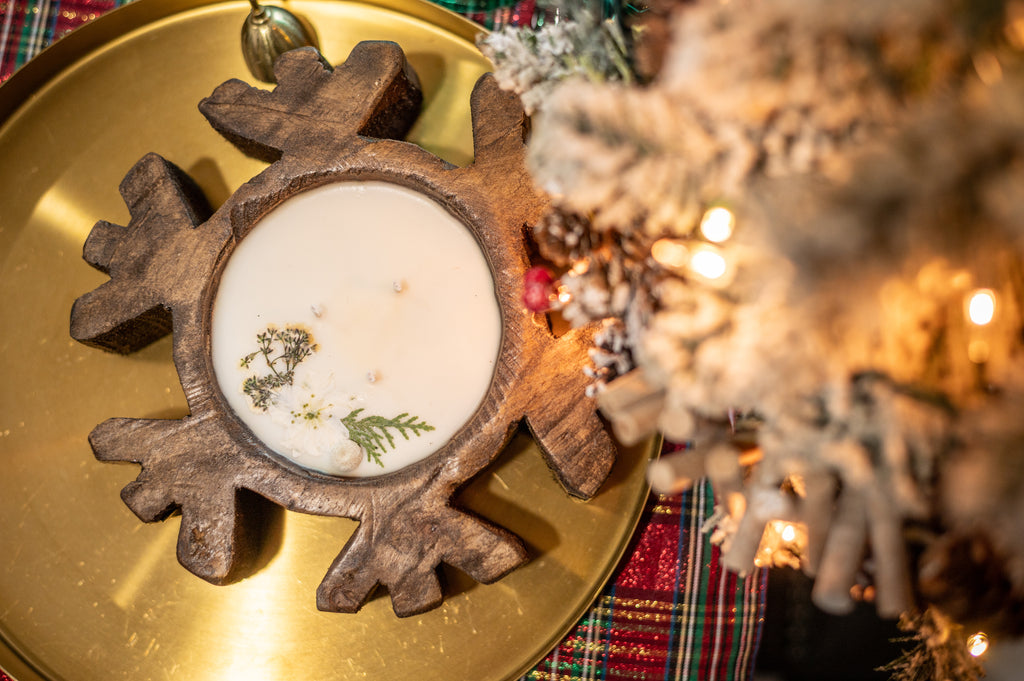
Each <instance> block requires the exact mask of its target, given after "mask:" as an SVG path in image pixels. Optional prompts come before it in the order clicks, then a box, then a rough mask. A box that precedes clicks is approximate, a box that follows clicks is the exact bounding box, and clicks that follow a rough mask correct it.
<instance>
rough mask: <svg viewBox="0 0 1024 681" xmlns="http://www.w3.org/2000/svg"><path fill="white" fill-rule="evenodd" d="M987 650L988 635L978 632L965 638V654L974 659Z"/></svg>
mask: <svg viewBox="0 0 1024 681" xmlns="http://www.w3.org/2000/svg"><path fill="white" fill-rule="evenodd" d="M986 650H988V634H986V633H985V632H983V631H979V632H978V633H976V634H971V635H970V636H968V637H967V652H969V653H970V654H971V655H973V656H974V657H981V656H982V655H984V654H985V651H986Z"/></svg>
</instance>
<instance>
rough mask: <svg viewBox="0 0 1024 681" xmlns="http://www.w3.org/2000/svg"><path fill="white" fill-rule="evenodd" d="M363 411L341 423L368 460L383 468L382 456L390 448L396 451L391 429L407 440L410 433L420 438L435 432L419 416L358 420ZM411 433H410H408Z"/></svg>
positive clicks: (405, 414) (355, 413) (407, 415)
mask: <svg viewBox="0 0 1024 681" xmlns="http://www.w3.org/2000/svg"><path fill="white" fill-rule="evenodd" d="M362 411H363V409H362V408H359V409H354V410H352V412H351V413H350V414H349V415H348V416H346V417H345V418H343V419H341V422H342V423H343V424H345V427H346V428H348V436H349V437H350V438H351V439H352V441H353V442H355V443H356V444H358V445H360V446H361V447H362V448H363V449H365V450H366V460H367V461H374V462H376V463H377V465H378V466H383V465H384V464H383V463H381V460H380V455H381V454H383V453H384V450H385V449H387V448H388V447H391V448H392V449H394V447H395V439H394V437H393V436H392V434H391V433H390V432H389V431H388V429H389V428H391V429H394V430H397V431H398V432H399V434H400V435H401V436H402V437H404V438H405V439H406V440H408V439H409V432H411V433H412V434H413V435H416V436H417V437H419V436H420V435H422V434H423V433H425V432H427V431H431V430H434V426H432V425H430V424H428V423H426V422H425V421H423V420H422V419H420V417H418V416H409V414H407V413H404V412H403V413H401V414H399V415H398V416H396V417H394V418H393V419H388V418H384V417H383V416H364V417H363V418H358V417H359V414H360V412H362ZM407 431H409V432H407Z"/></svg>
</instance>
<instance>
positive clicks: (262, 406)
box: [211, 182, 501, 476]
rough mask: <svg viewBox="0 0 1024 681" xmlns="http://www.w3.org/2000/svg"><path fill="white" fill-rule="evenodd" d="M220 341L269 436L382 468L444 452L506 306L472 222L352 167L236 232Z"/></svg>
mask: <svg viewBox="0 0 1024 681" xmlns="http://www.w3.org/2000/svg"><path fill="white" fill-rule="evenodd" d="M261 339H262V340H261ZM211 342H212V352H213V363H214V370H215V372H216V375H217V381H218V384H219V385H220V388H221V390H222V392H223V393H224V395H225V397H226V398H227V400H228V402H229V404H230V405H231V407H232V409H234V411H235V412H236V413H237V414H238V416H239V417H240V418H241V419H242V420H243V421H244V422H245V423H246V424H247V425H248V426H249V428H250V429H251V430H252V431H253V433H254V434H255V435H256V436H257V437H259V438H260V439H261V440H262V441H263V442H264V443H265V444H266V445H267V446H269V447H270V448H271V449H273V450H275V451H276V452H278V453H280V454H281V455H283V456H286V457H288V458H290V459H292V460H293V461H295V462H296V463H298V464H300V465H302V466H305V467H307V468H311V469H314V470H319V471H323V472H326V473H332V474H343V475H352V476H372V475H379V474H381V473H385V472H390V471H394V470H397V469H399V468H402V467H403V466H406V465H408V464H410V463H412V462H414V461H417V460H419V459H422V458H423V457H425V456H427V455H429V454H430V453H432V452H434V451H436V450H437V449H438V448H440V447H441V446H442V445H443V444H444V443H445V442H447V441H448V440H449V439H450V438H451V436H452V435H453V434H454V433H455V432H456V431H457V430H458V429H459V428H460V427H461V426H462V425H463V424H464V423H466V421H468V420H469V418H470V417H471V416H472V415H473V413H474V412H475V411H476V409H477V407H478V406H479V404H480V402H481V400H482V398H483V397H484V395H485V393H486V392H487V389H488V387H489V386H490V382H491V377H492V375H493V372H494V364H495V360H496V358H497V355H498V348H499V344H500V342H501V315H500V311H499V308H498V303H497V300H496V298H495V294H494V280H493V277H492V276H491V272H490V268H489V267H488V265H487V261H486V260H485V258H484V255H483V253H482V252H481V250H480V247H479V245H478V244H477V242H476V240H475V239H474V238H473V236H472V234H470V232H469V231H468V230H467V228H466V227H465V225H463V224H462V223H461V222H460V221H458V220H457V219H455V218H454V217H453V216H452V215H451V214H450V213H448V212H447V211H446V210H445V209H444V208H442V207H441V206H440V205H439V204H437V203H436V202H434V201H433V200H431V199H429V198H427V197H426V196H424V195H422V194H420V193H418V192H415V191H412V190H409V189H406V188H404V187H400V186H397V185H392V184H389V183H385V182H338V183H335V184H330V185H326V186H323V187H319V188H316V189H313V190H310V191H307V192H304V193H302V194H299V195H297V196H294V197H292V198H290V199H288V200H287V201H285V202H283V203H282V204H281V205H280V206H278V207H277V208H275V209H274V210H273V211H271V212H270V213H269V214H268V215H266V216H265V217H264V218H262V219H261V220H260V221H259V223H258V224H257V225H256V226H255V227H254V228H253V230H252V231H251V232H250V233H249V234H248V235H247V236H246V237H245V239H243V240H242V242H241V243H240V244H239V245H238V247H237V248H236V249H235V251H234V252H233V253H232V255H231V258H230V260H229V261H228V263H227V264H226V266H225V268H224V272H223V277H222V279H221V282H220V286H219V288H218V290H217V295H216V300H215V304H214V309H213V323H212V338H211ZM357 410H361V411H357ZM353 412H354V413H353ZM402 414H404V415H405V416H404V417H402V418H398V419H396V417H399V415H402ZM388 424H391V425H388ZM400 424H406V426H405V427H404V431H405V434H406V435H407V436H408V439H405V437H403V435H402V432H401V431H402V430H403V429H402V428H399V427H398V426H399V425H400ZM429 428H432V429H429ZM389 436H390V438H391V440H392V442H389V441H388V437H389ZM360 437H362V441H363V443H364V445H365V443H367V442H369V443H371V445H372V446H371V447H367V446H362V447H360V444H359V441H360ZM373 447H375V448H376V451H377V454H378V456H379V464H378V463H377V462H376V461H370V460H368V458H373V457H368V451H367V450H368V449H370V448H373ZM354 464H357V465H354ZM353 465H354V467H352V466H353Z"/></svg>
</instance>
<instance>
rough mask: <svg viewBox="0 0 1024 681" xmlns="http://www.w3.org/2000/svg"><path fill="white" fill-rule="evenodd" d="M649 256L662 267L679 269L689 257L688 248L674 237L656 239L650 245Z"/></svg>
mask: <svg viewBox="0 0 1024 681" xmlns="http://www.w3.org/2000/svg"><path fill="white" fill-rule="evenodd" d="M651 257H652V258H654V261H655V262H656V263H658V264H659V265H661V266H663V267H667V268H669V269H672V270H681V269H683V268H684V267H686V263H687V261H688V260H689V259H690V249H688V248H687V247H686V244H684V243H683V242H681V241H677V240H675V239H658V240H657V241H655V242H654V243H653V244H652V245H651Z"/></svg>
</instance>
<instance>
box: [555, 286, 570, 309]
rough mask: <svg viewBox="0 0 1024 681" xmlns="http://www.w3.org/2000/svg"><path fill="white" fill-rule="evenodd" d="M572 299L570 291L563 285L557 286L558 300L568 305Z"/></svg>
mask: <svg viewBox="0 0 1024 681" xmlns="http://www.w3.org/2000/svg"><path fill="white" fill-rule="evenodd" d="M571 301H572V292H571V291H570V290H569V289H568V288H566V287H565V286H559V287H558V302H560V303H561V304H562V305H568V304H569V303H570V302H571Z"/></svg>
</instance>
